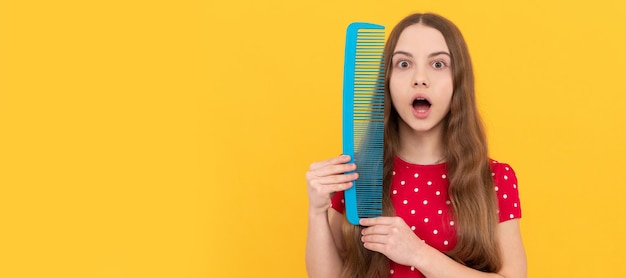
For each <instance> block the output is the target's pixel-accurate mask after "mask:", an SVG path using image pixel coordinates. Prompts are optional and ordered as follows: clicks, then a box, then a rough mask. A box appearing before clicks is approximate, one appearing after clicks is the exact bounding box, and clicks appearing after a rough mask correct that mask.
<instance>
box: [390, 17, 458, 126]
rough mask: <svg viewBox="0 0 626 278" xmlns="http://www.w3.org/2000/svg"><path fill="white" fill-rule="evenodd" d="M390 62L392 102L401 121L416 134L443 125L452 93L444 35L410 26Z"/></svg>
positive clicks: (402, 35)
mask: <svg viewBox="0 0 626 278" xmlns="http://www.w3.org/2000/svg"><path fill="white" fill-rule="evenodd" d="M391 62H392V70H391V77H390V81H389V89H390V93H391V100H392V102H393V106H394V108H395V109H396V111H398V114H399V115H400V118H401V119H402V121H403V122H404V123H406V125H408V126H409V127H410V128H411V129H412V130H414V131H417V132H426V131H430V130H433V129H434V128H437V127H438V126H440V125H439V124H440V123H441V122H442V120H443V118H444V117H445V116H446V115H447V114H448V111H450V100H451V99H452V91H453V88H452V71H451V69H450V66H451V65H450V62H451V57H450V51H449V50H448V45H447V44H446V41H445V39H444V37H443V35H442V34H441V32H439V31H438V30H437V29H434V28H431V27H427V26H424V25H422V24H415V25H411V26H409V27H407V28H406V29H404V30H403V31H402V33H400V37H399V39H398V43H397V45H396V48H395V49H394V51H393V55H392V61H391Z"/></svg>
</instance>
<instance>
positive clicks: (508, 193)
mask: <svg viewBox="0 0 626 278" xmlns="http://www.w3.org/2000/svg"><path fill="white" fill-rule="evenodd" d="M385 72H386V74H385V149H384V152H385V158H384V170H383V171H384V181H383V190H384V193H385V194H384V200H383V214H384V216H382V217H378V218H369V219H362V220H361V223H360V224H361V225H360V226H354V225H351V224H349V223H348V222H347V221H346V220H345V217H344V215H343V212H344V204H343V190H346V189H348V188H349V187H351V186H352V181H354V180H356V179H357V178H358V168H357V166H358V165H354V164H349V163H347V162H348V161H349V160H350V159H349V157H347V156H339V157H334V158H331V159H328V160H325V161H321V162H315V163H312V164H311V168H310V170H309V171H308V172H307V174H306V179H307V184H308V196H309V227H308V235H307V247H306V266H307V272H308V274H309V277H324V278H329V277H350V278H352V277H509V278H512V277H526V256H525V252H524V246H523V244H522V239H521V234H520V224H519V218H520V217H521V209H520V202H519V197H518V190H517V180H516V176H515V173H514V172H513V169H512V168H511V167H510V166H509V165H507V164H505V163H501V162H497V161H495V160H491V159H489V157H488V154H487V144H486V139H485V133H484V131H483V126H482V124H481V120H480V117H479V115H478V111H477V108H476V103H475V97H474V75H473V72H472V66H471V62H470V56H469V52H468V50H467V46H466V44H465V41H464V39H463V37H462V35H461V33H460V31H459V30H458V28H457V27H456V26H455V25H454V24H453V23H451V22H450V21H448V20H447V19H445V18H442V17H441V16H438V15H434V14H413V15H410V16H408V17H406V18H404V19H403V20H402V21H400V23H398V25H397V26H396V27H395V28H394V29H393V30H392V32H391V34H390V36H389V39H388V41H387V44H386V46H385ZM353 170H356V173H353V174H344V173H345V172H350V171H353Z"/></svg>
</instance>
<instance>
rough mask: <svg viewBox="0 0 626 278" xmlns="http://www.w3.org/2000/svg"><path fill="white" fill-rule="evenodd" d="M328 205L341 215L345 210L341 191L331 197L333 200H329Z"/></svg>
mask: <svg viewBox="0 0 626 278" xmlns="http://www.w3.org/2000/svg"><path fill="white" fill-rule="evenodd" d="M330 205H331V207H332V208H333V209H335V210H336V211H337V212H339V213H341V214H343V212H344V210H346V205H345V201H344V198H343V191H339V192H335V195H333V198H332V199H331V200H330Z"/></svg>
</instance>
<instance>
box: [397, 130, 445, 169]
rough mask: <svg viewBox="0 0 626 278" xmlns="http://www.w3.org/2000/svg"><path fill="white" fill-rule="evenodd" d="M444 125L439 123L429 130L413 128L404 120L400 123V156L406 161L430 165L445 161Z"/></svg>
mask: <svg viewBox="0 0 626 278" xmlns="http://www.w3.org/2000/svg"><path fill="white" fill-rule="evenodd" d="M442 131H443V130H442V126H441V125H437V126H435V127H434V128H432V129H430V130H428V131H416V130H413V129H412V128H411V127H410V126H408V125H407V124H406V123H404V122H403V121H400V123H398V132H399V137H400V138H399V139H400V148H399V149H398V156H400V157H401V158H402V159H403V160H404V161H406V162H409V163H413V164H420V165H429V164H437V163H440V162H442V161H444V159H445V158H444V150H443V143H442V133H443V132H442Z"/></svg>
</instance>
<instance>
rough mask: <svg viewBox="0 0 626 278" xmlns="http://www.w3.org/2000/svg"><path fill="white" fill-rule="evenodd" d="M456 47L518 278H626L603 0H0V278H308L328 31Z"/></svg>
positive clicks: (614, 44)
mask: <svg viewBox="0 0 626 278" xmlns="http://www.w3.org/2000/svg"><path fill="white" fill-rule="evenodd" d="M424 11H432V12H436V13H439V14H442V15H444V16H446V17H448V18H450V19H451V20H452V21H454V22H455V23H456V24H457V25H458V26H459V27H460V28H461V30H462V32H463V33H464V35H465V36H466V39H467V41H468V44H469V47H470V51H471V54H472V58H473V61H474V65H475V72H476V75H477V90H478V99H479V105H480V109H481V112H482V114H483V117H484V119H485V122H486V125H487V128H488V134H489V141H490V146H491V155H492V156H493V157H494V158H496V159H499V160H502V161H506V162H509V163H510V164H512V165H513V167H514V168H515V170H516V171H517V173H518V178H519V181H520V193H521V196H522V208H523V214H524V217H523V220H522V229H523V237H524V241H525V244H526V249H527V253H528V262H529V276H530V277H625V276H626V270H625V268H624V266H623V265H622V264H623V261H624V260H625V259H626V243H625V242H626V241H625V240H624V235H626V224H625V220H624V217H625V216H626V208H625V207H624V203H625V200H626V197H625V196H626V189H625V187H624V186H625V182H624V172H625V167H624V166H625V163H624V158H625V157H626V148H625V147H624V145H625V142H626V129H625V126H626V123H625V121H624V120H625V119H626V117H625V116H626V115H625V113H626V112H625V110H626V109H625V108H624V107H626V94H625V93H626V92H625V91H624V86H623V84H624V69H625V67H626V55H625V54H624V53H625V52H624V49H626V42H625V40H624V38H625V36H624V35H625V33H626V32H625V30H626V6H625V5H624V4H623V2H622V1H617V0H614V1H610V0H597V1H543V0H531V1H497V0H493V1H452V0H440V1H405V0H404V1H399V0H393V1H371V0H370V1H364V0H359V1H356V0H350V1H285V0H264V1H236V0H233V1H220V2H218V1H212V0H209V1H208V2H207V1H200V0H197V1H193V0H177V1H174V0H170V1H119V0H113V1H78V0H75V1H70V0H59V1H6V0H2V1H0V277H3V278H4V277H7V278H13V277H88V278H92V277H93V278H102V277H305V275H306V274H305V270H304V255H303V254H304V242H305V231H306V209H307V196H306V190H305V188H306V187H305V180H304V173H305V171H306V170H307V168H308V166H309V164H310V163H311V162H312V161H316V160H321V159H325V158H328V157H331V156H335V155H338V154H339V153H340V152H341V148H340V136H341V134H340V132H341V131H340V115H341V112H340V103H341V98H340V95H341V80H342V66H343V43H344V35H345V27H346V26H347V25H348V24H349V23H350V22H353V21H368V22H374V23H379V24H383V25H385V26H387V27H388V28H391V27H392V26H393V25H394V24H395V23H396V22H397V21H398V20H400V19H401V18H402V17H404V16H405V15H407V14H409V13H411V12H424Z"/></svg>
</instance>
